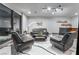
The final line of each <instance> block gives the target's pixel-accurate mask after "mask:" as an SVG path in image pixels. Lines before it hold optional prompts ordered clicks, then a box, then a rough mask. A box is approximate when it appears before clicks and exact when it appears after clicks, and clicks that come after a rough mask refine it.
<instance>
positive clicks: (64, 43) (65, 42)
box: [50, 33, 76, 52]
mask: <svg viewBox="0 0 79 59" xmlns="http://www.w3.org/2000/svg"><path fill="white" fill-rule="evenodd" d="M75 36H76V35H75V33H66V34H65V35H64V37H63V38H62V40H61V41H57V40H56V39H53V38H50V42H51V43H52V45H54V46H55V47H56V48H58V49H60V50H61V51H63V52H65V51H67V50H68V49H69V48H70V47H71V46H72V45H73V41H74V39H75Z"/></svg>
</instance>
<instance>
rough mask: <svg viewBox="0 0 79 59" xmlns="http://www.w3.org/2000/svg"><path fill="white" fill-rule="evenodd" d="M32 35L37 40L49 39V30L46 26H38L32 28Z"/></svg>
mask: <svg viewBox="0 0 79 59" xmlns="http://www.w3.org/2000/svg"><path fill="white" fill-rule="evenodd" d="M31 35H32V37H33V38H35V40H45V39H47V36H48V32H47V29H46V28H38V29H37V28H36V29H33V30H32V32H31Z"/></svg>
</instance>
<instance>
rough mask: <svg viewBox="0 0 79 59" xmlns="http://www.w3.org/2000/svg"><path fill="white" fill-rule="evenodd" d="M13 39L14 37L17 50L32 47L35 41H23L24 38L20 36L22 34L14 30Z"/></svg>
mask: <svg viewBox="0 0 79 59" xmlns="http://www.w3.org/2000/svg"><path fill="white" fill-rule="evenodd" d="M12 39H13V42H14V46H15V49H16V51H17V52H21V51H23V50H25V49H26V48H28V47H32V45H33V43H34V40H33V39H31V40H28V41H26V42H23V41H22V38H21V37H20V35H19V34H18V33H17V32H12ZM26 39H27V38H26Z"/></svg>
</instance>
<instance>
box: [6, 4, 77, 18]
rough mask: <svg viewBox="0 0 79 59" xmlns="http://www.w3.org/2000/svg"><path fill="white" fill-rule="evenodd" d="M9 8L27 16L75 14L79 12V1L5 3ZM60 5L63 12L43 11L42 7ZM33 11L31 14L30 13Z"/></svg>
mask: <svg viewBox="0 0 79 59" xmlns="http://www.w3.org/2000/svg"><path fill="white" fill-rule="evenodd" d="M5 5H6V6H8V7H9V8H11V9H13V10H16V11H18V12H21V13H24V14H26V15H27V16H46V17H47V16H48V17H49V16H75V13H78V14H79V3H5ZM58 5H61V6H62V7H63V12H62V13H59V14H55V15H52V14H51V13H43V12H42V8H45V7H48V6H49V7H52V8H56V7H57V6H58ZM28 11H31V14H28Z"/></svg>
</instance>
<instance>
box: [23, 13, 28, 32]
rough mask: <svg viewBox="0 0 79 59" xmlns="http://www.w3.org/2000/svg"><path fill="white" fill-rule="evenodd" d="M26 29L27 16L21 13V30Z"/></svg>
mask: <svg viewBox="0 0 79 59" xmlns="http://www.w3.org/2000/svg"><path fill="white" fill-rule="evenodd" d="M26 30H27V16H26V15H25V14H22V32H24V31H26Z"/></svg>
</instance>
